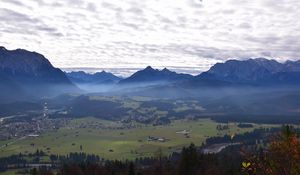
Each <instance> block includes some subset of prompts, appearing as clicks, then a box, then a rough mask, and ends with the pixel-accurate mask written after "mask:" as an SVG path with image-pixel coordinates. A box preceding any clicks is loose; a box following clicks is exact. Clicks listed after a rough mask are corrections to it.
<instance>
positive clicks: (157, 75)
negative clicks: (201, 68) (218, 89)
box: [120, 66, 193, 84]
mask: <svg viewBox="0 0 300 175" xmlns="http://www.w3.org/2000/svg"><path fill="white" fill-rule="evenodd" d="M192 78H193V76H192V75H189V74H179V73H176V72H173V71H170V70H169V69H167V68H164V69H162V70H158V69H153V68H152V67H151V66H148V67H146V68H145V69H143V70H140V71H137V72H136V73H134V74H133V75H131V76H130V77H128V78H125V79H123V80H121V81H120V84H132V83H151V82H152V83H153V82H169V83H170V82H176V81H186V80H189V79H192Z"/></svg>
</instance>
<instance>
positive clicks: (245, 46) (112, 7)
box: [0, 0, 300, 75]
mask: <svg viewBox="0 0 300 175" xmlns="http://www.w3.org/2000/svg"><path fill="white" fill-rule="evenodd" d="M299 17H300V2H299V1H298V0H276V1H274V0H256V1H253V0H222V1H219V0H202V1H201V0H142V1H141V0H122V1H120V0H99V1H92V0H26V1H22V0H1V1H0V45H3V46H5V47H7V48H9V49H16V48H24V49H28V50H33V51H37V52H40V53H42V54H44V55H45V56H46V57H47V58H48V59H49V60H50V61H51V62H52V63H53V65H55V66H57V67H63V68H72V67H74V68H75V67H77V68H78V67H85V68H103V69H108V70H109V69H114V70H119V69H120V68H122V70H127V69H128V70H134V69H139V68H143V67H145V66H147V65H152V66H153V67H157V68H162V67H169V68H171V69H174V70H178V71H180V72H189V73H191V72H192V73H199V72H201V71H204V70H207V69H208V68H209V67H210V66H211V65H212V64H214V63H216V62H220V61H225V60H228V59H230V58H239V59H243V58H247V57H271V58H275V59H277V60H278V61H284V60H287V59H291V60H295V59H298V58H300V52H299V51H300V40H299V37H300V21H299ZM122 74H124V75H126V72H125V73H124V72H122Z"/></svg>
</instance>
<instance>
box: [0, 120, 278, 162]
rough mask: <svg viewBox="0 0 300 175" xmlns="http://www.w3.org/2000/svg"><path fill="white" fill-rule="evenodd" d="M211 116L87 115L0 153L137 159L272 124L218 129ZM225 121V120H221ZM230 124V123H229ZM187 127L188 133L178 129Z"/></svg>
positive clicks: (20, 142) (0, 150) (168, 152)
mask: <svg viewBox="0 0 300 175" xmlns="http://www.w3.org/2000/svg"><path fill="white" fill-rule="evenodd" d="M219 124H220V123H216V122H214V121H212V120H210V119H198V120H186V119H182V120H174V121H172V122H171V123H170V124H167V125H158V126H153V125H150V124H149V125H146V124H140V123H136V122H135V123H134V122H133V123H130V124H126V125H124V124H123V123H121V122H114V121H108V120H102V119H97V118H93V117H86V118H81V119H73V120H72V121H71V122H70V123H69V124H68V125H67V126H66V127H63V128H60V129H58V130H55V131H49V132H47V133H44V134H41V135H40V136H39V137H28V138H26V139H24V140H19V141H17V142H15V143H13V144H11V145H9V146H7V147H3V148H1V149H0V157H4V156H9V155H12V154H18V153H20V152H21V153H34V152H35V151H36V150H37V149H38V150H43V151H44V152H46V153H47V154H60V155H66V154H68V153H70V152H86V153H92V154H98V155H99V156H101V157H102V158H105V159H119V160H125V159H134V158H137V157H146V156H153V155H155V153H156V152H157V150H159V149H161V150H162V152H163V154H164V155H167V154H170V153H172V152H174V151H180V150H181V149H182V147H183V146H187V145H189V144H190V143H195V144H196V145H201V144H202V143H204V142H205V139H206V138H208V137H212V136H222V135H224V134H230V135H233V134H238V133H244V132H247V131H252V130H253V129H255V128H259V127H271V126H273V125H259V124H254V127H253V128H239V127H238V126H237V123H229V124H228V126H229V129H226V130H221V131H219V130H217V129H216V127H217V125H219ZM222 125H225V124H222ZM226 125H227V124H226ZM184 130H185V131H188V132H189V134H186V135H184V134H183V133H176V132H178V131H184ZM149 136H151V137H155V138H163V139H165V140H163V141H152V140H150V141H149V140H148V137H149Z"/></svg>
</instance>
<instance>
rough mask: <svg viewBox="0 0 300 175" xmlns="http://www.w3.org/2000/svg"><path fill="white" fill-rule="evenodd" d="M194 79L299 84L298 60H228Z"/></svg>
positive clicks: (299, 64) (299, 69) (252, 83)
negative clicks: (281, 61)
mask: <svg viewBox="0 0 300 175" xmlns="http://www.w3.org/2000/svg"><path fill="white" fill-rule="evenodd" d="M196 79H198V81H201V80H208V79H209V80H219V81H225V82H230V83H238V84H250V85H280V86H281V85H299V83H300V61H287V62H285V63H279V62H277V61H275V60H268V59H265V58H256V59H247V60H243V61H240V60H229V61H226V62H225V63H217V64H215V65H214V66H212V67H211V68H210V69H209V70H208V71H207V72H204V73H202V74H200V75H198V76H196Z"/></svg>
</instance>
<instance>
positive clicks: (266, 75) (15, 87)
mask: <svg viewBox="0 0 300 175" xmlns="http://www.w3.org/2000/svg"><path fill="white" fill-rule="evenodd" d="M0 81H1V84H0V99H1V101H5V100H9V99H14V100H18V99H22V98H24V99H26V98H31V97H43V96H49V95H57V94H61V93H68V92H80V89H79V88H77V86H76V85H78V86H79V85H80V84H90V85H96V86H95V87H94V91H97V88H98V85H109V86H108V87H109V88H107V90H116V89H117V90H120V91H121V90H122V89H118V88H116V87H124V86H125V87H126V86H128V87H129V88H131V89H135V88H136V89H138V88H137V87H138V86H139V85H141V84H142V85H145V86H148V85H151V88H149V87H147V89H142V91H141V92H143V93H145V94H149V93H152V92H155V91H156V92H157V91H158V90H159V89H164V90H165V91H174V92H175V91H176V90H178V89H180V91H181V92H183V89H184V91H185V92H187V93H189V92H188V91H189V90H188V89H193V88H197V89H199V88H201V87H203V88H204V87H205V88H207V87H211V88H219V87H222V88H223V87H236V88H238V87H240V86H259V87H282V86H298V85H300V61H286V62H284V63H279V62H277V61H275V60H269V59H265V58H256V59H244V60H229V61H226V62H224V63H217V64H215V65H213V66H212V67H211V68H210V69H209V70H208V71H206V72H203V73H201V74H199V75H196V76H192V75H189V74H180V73H176V72H173V71H170V70H168V69H167V68H164V69H162V70H158V69H154V68H152V67H150V66H148V67H146V68H145V69H143V70H139V71H137V72H136V73H134V74H132V75H131V76H130V77H127V78H124V79H122V78H120V77H117V76H115V75H113V74H112V73H109V72H105V71H102V72H98V73H94V74H88V73H85V72H83V71H79V72H69V73H64V72H63V71H61V70H60V69H58V68H55V67H53V66H52V64H51V63H50V62H49V61H48V60H47V59H46V58H45V57H44V56H43V55H41V54H39V53H36V52H30V51H27V50H24V49H17V50H7V49H5V48H4V47H0ZM79 87H80V86H79ZM153 88H154V89H153ZM155 88H156V89H155ZM136 89H135V91H138V90H136ZM161 93H163V91H161Z"/></svg>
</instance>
